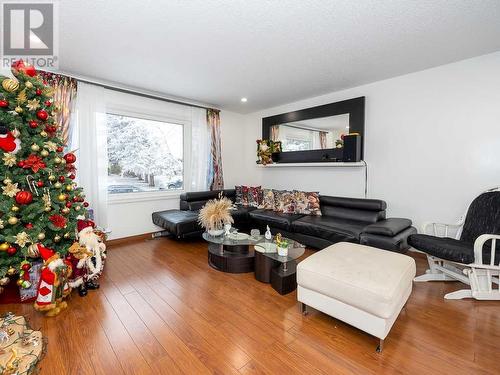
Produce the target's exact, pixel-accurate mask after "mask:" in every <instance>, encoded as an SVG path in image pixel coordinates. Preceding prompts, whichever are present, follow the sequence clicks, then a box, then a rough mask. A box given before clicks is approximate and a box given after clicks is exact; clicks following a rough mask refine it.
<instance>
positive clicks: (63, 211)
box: [61, 207, 69, 214]
mask: <svg viewBox="0 0 500 375" xmlns="http://www.w3.org/2000/svg"><path fill="white" fill-rule="evenodd" d="M61 212H62V213H63V214H67V213H68V212H69V208H68V207H64V208H63V209H62V210H61Z"/></svg>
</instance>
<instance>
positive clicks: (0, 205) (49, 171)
mask: <svg viewBox="0 0 500 375" xmlns="http://www.w3.org/2000/svg"><path fill="white" fill-rule="evenodd" d="M12 73H13V75H14V77H15V78H9V77H4V76H0V82H1V87H0V159H1V160H0V186H1V190H0V197H1V198H0V285H2V284H3V285H5V284H6V283H7V282H8V279H7V277H8V276H11V275H15V274H16V273H18V272H19V273H20V274H21V277H20V278H19V281H18V284H19V285H20V286H21V287H24V288H28V287H29V286H30V282H29V281H28V278H26V277H24V278H23V277H22V275H23V273H27V272H28V270H29V268H30V263H31V261H32V260H34V259H35V258H38V257H39V256H40V254H39V249H40V246H43V247H46V248H49V249H52V250H53V251H54V252H56V253H59V255H60V257H61V258H64V257H65V256H66V254H67V253H68V250H69V248H70V247H71V246H72V245H73V244H74V242H75V239H76V237H77V233H76V229H77V221H78V220H77V217H78V216H80V215H84V216H86V207H87V206H88V203H87V202H84V195H83V191H82V189H81V188H78V187H77V186H76V184H75V183H74V181H73V180H74V178H75V168H74V162H75V161H76V157H75V155H74V154H73V153H71V152H68V153H66V154H65V153H64V152H63V151H64V146H65V145H64V144H63V140H62V139H61V137H60V136H59V129H58V126H57V124H56V121H55V117H54V116H55V115H56V114H57V111H58V106H57V103H54V101H53V98H52V96H53V88H52V87H49V86H48V85H46V84H45V83H44V82H43V80H42V78H41V77H40V76H39V75H37V72H36V70H35V68H34V67H33V66H29V65H25V64H24V63H23V61H22V60H21V61H18V62H16V63H15V64H14V65H13V66H12ZM0 288H1V286H0Z"/></svg>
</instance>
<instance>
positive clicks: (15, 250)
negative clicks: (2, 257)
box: [7, 246, 17, 256]
mask: <svg viewBox="0 0 500 375" xmlns="http://www.w3.org/2000/svg"><path fill="white" fill-rule="evenodd" d="M15 253H17V249H16V248H15V247H14V246H11V247H9V248H8V249H7V254H9V255H10V256H12V255H14V254H15Z"/></svg>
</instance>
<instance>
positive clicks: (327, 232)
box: [292, 216, 369, 242]
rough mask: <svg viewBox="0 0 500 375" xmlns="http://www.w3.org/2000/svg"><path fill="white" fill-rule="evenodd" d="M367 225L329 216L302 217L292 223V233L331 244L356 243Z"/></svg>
mask: <svg viewBox="0 0 500 375" xmlns="http://www.w3.org/2000/svg"><path fill="white" fill-rule="evenodd" d="M368 224H369V223H365V222H361V221H354V220H345V219H337V218H334V217H330V216H304V217H302V218H300V219H297V220H295V221H294V222H293V223H292V231H294V232H298V233H303V234H307V235H309V236H314V237H319V238H323V239H325V240H329V241H331V242H340V241H347V242H352V241H356V242H357V240H358V239H359V235H360V234H361V232H362V231H363V228H365V227H366V226H367V225H368Z"/></svg>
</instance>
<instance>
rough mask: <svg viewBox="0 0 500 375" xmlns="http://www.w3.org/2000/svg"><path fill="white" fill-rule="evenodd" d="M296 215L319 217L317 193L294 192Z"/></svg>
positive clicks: (319, 209) (319, 208)
mask: <svg viewBox="0 0 500 375" xmlns="http://www.w3.org/2000/svg"><path fill="white" fill-rule="evenodd" d="M294 195H295V200H296V204H297V206H296V213H298V214H305V215H313V216H321V207H320V205H319V193H318V192H305V191H295V194H294Z"/></svg>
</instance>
